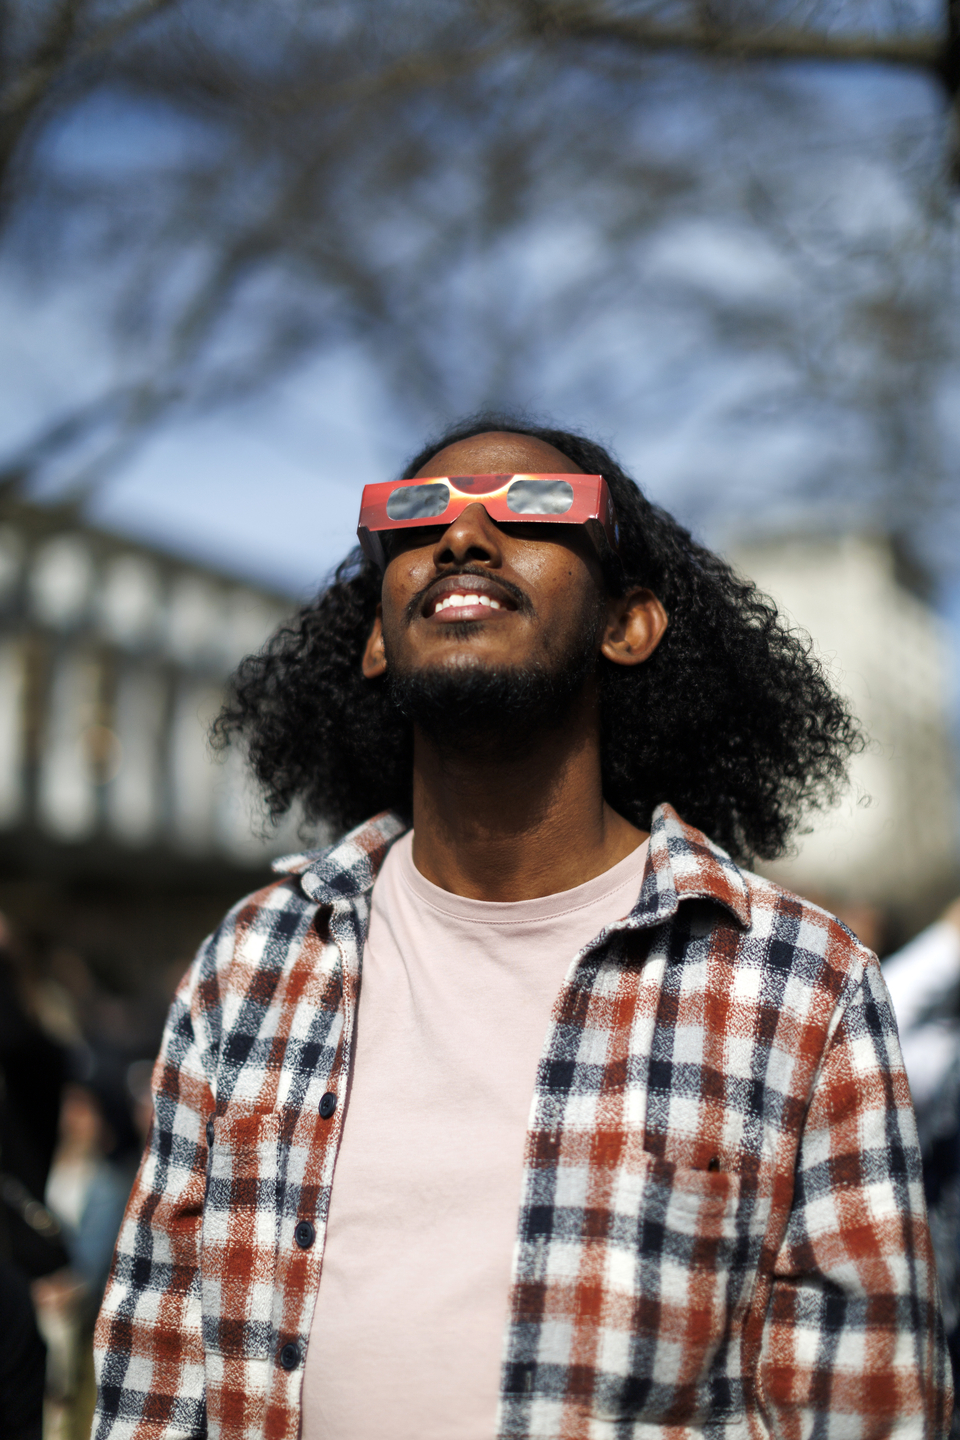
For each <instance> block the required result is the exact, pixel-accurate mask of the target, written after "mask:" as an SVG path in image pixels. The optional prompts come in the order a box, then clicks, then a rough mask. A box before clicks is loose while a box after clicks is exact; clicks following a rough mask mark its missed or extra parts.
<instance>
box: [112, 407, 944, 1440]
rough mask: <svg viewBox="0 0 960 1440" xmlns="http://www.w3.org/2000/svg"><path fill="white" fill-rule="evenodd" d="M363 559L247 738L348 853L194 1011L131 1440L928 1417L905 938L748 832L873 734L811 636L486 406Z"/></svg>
mask: <svg viewBox="0 0 960 1440" xmlns="http://www.w3.org/2000/svg"><path fill="white" fill-rule="evenodd" d="M442 477H452V478H448V479H443V478H442ZM407 481H409V482H411V483H409V484H407V483H406V482H407ZM514 487H517V488H514ZM360 535H361V539H362V540H363V542H364V546H365V551H366V558H364V557H363V556H361V555H359V554H358V555H355V556H353V557H351V559H350V560H349V561H348V562H346V563H345V565H344V566H342V567H341V569H340V571H339V572H338V578H337V580H336V582H335V583H334V584H333V585H332V586H331V587H330V588H328V589H327V590H326V591H325V592H324V593H322V594H321V596H320V597H319V598H318V600H317V601H316V602H315V603H314V604H313V605H309V606H306V607H305V608H304V609H303V610H302V611H301V613H300V615H299V617H298V618H297V620H296V622H295V623H294V624H293V625H292V626H291V627H289V628H287V629H285V630H282V631H281V632H279V634H278V635H277V636H275V637H274V640H273V641H272V642H271V645H270V646H269V647H268V648H267V650H266V651H265V652H264V654H262V655H260V656H257V657H252V658H251V659H249V660H247V661H246V662H245V663H244V665H243V666H241V669H240V671H239V672H238V675H237V677H235V681H234V689H233V696H232V699H231V701H230V703H229V705H228V707H227V709H226V711H225V713H224V715H223V716H222V717H221V722H220V735H221V738H222V739H223V738H227V737H229V736H230V735H231V734H233V735H237V734H239V735H240V736H242V737H243V739H244V740H245V742H246V744H247V746H248V749H249V754H250V757H251V760H252V763H253V766H254V769H255V772H256V773H257V775H258V777H259V779H260V781H261V782H262V784H263V785H264V787H265V789H266V792H267V795H268V796H269V799H270V803H271V807H272V810H273V812H274V813H275V814H280V813H282V812H284V811H285V810H286V809H287V808H288V807H289V806H290V805H291V804H293V803H294V802H297V803H299V804H300V805H301V806H302V807H303V810H304V812H305V813H306V815H307V816H308V817H311V818H318V817H327V818H328V819H329V820H330V821H331V822H332V823H333V824H334V825H335V826H337V827H346V826H349V825H354V826H356V828H355V829H353V830H352V831H351V832H350V833H349V834H347V835H346V836H345V837H344V838H343V839H341V840H340V841H338V842H337V843H335V844H334V845H333V846H331V847H330V848H329V849H328V850H325V851H320V852H312V853H308V854H305V855H301V856H297V857H293V858H290V859H287V860H285V861H281V862H279V864H278V869H279V870H280V874H281V878H280V879H279V880H278V881H277V883H276V884H274V885H272V886H270V887H268V888H267V889H266V890H264V891H261V892H259V893H258V894H257V895H254V896H253V897H251V898H250V899H248V900H245V901H243V902H241V904H240V905H239V906H238V907H237V908H236V910H234V911H233V912H232V913H231V915H230V916H229V917H228V918H227V920H226V921H225V922H224V924H223V926H222V927H221V928H220V930H219V931H218V932H217V933H216V934H215V935H214V936H213V937H212V938H211V939H210V940H209V941H208V942H207V944H206V945H205V946H204V948H203V949H202V951H201V953H200V955H199V956H198V959H197V961H196V963H195V965H194V967H193V969H192V971H191V972H190V974H189V975H188V976H187V978H186V979H185V981H184V983H183V985H182V987H181V989H180V992H179V994H178V996H177V999H176V1001H175V1003H174V1006H173V1010H172V1012H171V1017H170V1021H169V1024H168V1028H167V1033H166V1037H165V1040H164V1045H163V1050H162V1053H161V1056H160V1059H159V1061H158V1064H157V1069H156V1072H155V1077H154V1084H155V1103H156V1120H155V1125H154V1129H153V1133H152V1136H151V1139H150V1143H149V1145H148V1148H147V1153H146V1156H145V1158H144V1162H143V1167H142V1169H141V1172H140V1175H139V1177H138V1180H137V1183H136V1185H135V1187H134V1191H133V1194H132V1196H131V1199H130V1204H129V1207H128V1211H127V1216H126V1220H125V1224H124V1228H123V1231H122V1233H121V1237H120V1241H119V1244H118V1251H117V1258H116V1262H115V1267H114V1274H113V1278H112V1281H111V1284H110V1286H109V1288H108V1291H107V1295H106V1299H105V1302H104V1307H103V1311H102V1314H101V1317H100V1321H99V1326H98V1350H99V1355H98V1372H99V1385H100V1391H99V1402H98V1421H97V1426H96V1430H95V1433H96V1435H97V1436H99V1437H100V1440H107V1437H121V1436H124V1437H126V1436H136V1437H143V1440H146V1437H161V1436H163V1437H168V1436H170V1437H172V1436H191V1435H201V1434H209V1435H211V1436H218V1437H229V1440H234V1437H236V1440H240V1437H245V1440H246V1437H249V1440H252V1437H254V1436H267V1437H270V1440H296V1437H297V1436H298V1435H299V1434H302V1436H303V1437H304V1440H320V1437H324V1440H347V1437H349V1440H373V1437H377V1440H493V1437H494V1436H497V1437H537V1440H560V1437H581V1436H582V1437H590V1440H606V1437H610V1440H613V1437H626V1436H630V1437H641V1436H642V1437H652V1436H663V1437H667V1436H670V1437H678V1436H698V1435H703V1436H721V1435H724V1436H731V1437H732V1436H738V1437H739V1436H748V1435H749V1436H757V1437H759V1436H765V1435H776V1436H783V1437H801V1436H804V1437H806V1436H820V1437H825V1440H834V1437H841V1436H842V1437H847V1436H849V1437H857V1440H862V1437H868V1436H877V1437H879V1436H891V1435H897V1436H911V1437H913V1436H921V1435H923V1436H935V1435H939V1434H941V1433H942V1432H943V1431H944V1430H945V1429H946V1428H947V1426H948V1424H949V1410H950V1382H949V1378H948V1373H947V1359H946V1353H945V1349H944V1342H943V1335H942V1326H941V1325H940V1321H939V1312H938V1302H937V1294H936V1280H935V1275H934V1270H933V1265H932V1261H931V1255H930V1243H929V1234H928V1230H927V1224H926V1219H925V1215H924V1208H923V1195H922V1182H921V1174H920V1158H919V1154H918V1151H917V1143H916V1133H915V1129H914V1123H913V1115H912V1111H911V1108H910V1098H909V1091H908V1087H907V1082H906V1078H905V1075H904V1072H903V1067H902V1063H901V1060H900V1054H899V1050H898V1046H897V1038H896V1031H895V1028H894V1024H893V1020H892V1016H891V1012H890V1008H889V1005H888V1002H887V998H886V994H885V991H884V987H883V983H882V981H881V979H880V974H879V969H878V967H877V964H876V961H875V958H874V957H873V956H872V954H871V953H870V952H869V951H866V950H865V949H864V948H863V947H862V946H860V945H859V943H858V942H857V940H856V939H855V937H854V936H853V935H851V933H850V932H849V931H848V930H846V929H845V928H844V927H843V926H842V925H840V924H839V922H837V921H835V920H833V919H832V918H831V917H830V916H829V915H827V914H826V913H824V912H823V911H821V910H819V909H817V908H816V907H813V906H810V905H807V904H805V903H804V902H803V901H801V900H798V899H797V898H795V897H794V896H791V895H788V894H786V893H784V892H783V891H782V890H780V889H778V888H777V887H776V886H774V885H772V884H770V883H769V882H767V881H765V880H762V879H760V878H759V877H757V876H755V875H752V874H750V873H748V872H746V871H744V870H742V869H740V868H739V867H738V865H737V864H736V863H734V860H733V859H731V858H730V855H729V854H728V853H727V851H730V852H732V853H733V854H735V855H738V856H747V855H750V854H761V855H762V854H771V853H775V852H777V851H778V850H779V849H780V848H781V847H782V845H783V842H784V839H785V837H786V835H787V833H788V831H789V829H790V825H791V823H792V821H793V819H794V817H795V815H796V813H797V810H798V807H799V806H800V804H801V802H802V801H804V800H814V801H816V800H817V799H824V798H825V797H827V796H828V795H829V794H830V793H831V791H832V790H833V789H834V788H835V786H836V784H837V782H838V780H839V778H840V777H841V775H842V772H843V765H844V761H845V759H846V756H847V754H848V753H849V751H850V749H851V748H852V747H853V746H854V745H855V744H856V743H857V732H856V728H855V726H854V724H853V722H852V721H851V720H850V718H849V717H848V716H847V714H846V713H845V711H844V709H843V707H842V705H841V704H840V702H839V701H838V700H837V699H836V697H835V696H834V695H833V694H832V693H831V691H830V689H829V687H828V686H827V684H826V682H825V680H824V679H823V676H822V674H821V672H820V671H819V669H818V667H817V665H816V663H815V662H814V661H813V660H812V659H811V658H810V656H809V654H808V651H807V649H806V647H805V645H804V643H803V642H802V640H801V639H798V638H796V637H794V636H792V635H791V634H790V633H789V632H788V631H787V630H786V628H785V627H784V626H782V625H781V624H780V622H779V621H778V618H777V616H776V613H775V611H774V610H773V608H772V607H771V606H770V604H769V602H766V601H765V600H764V599H763V598H762V597H760V596H758V595H757V593H756V592H755V590H754V589H753V587H752V586H750V585H749V584H748V583H747V582H745V581H742V580H740V579H739V578H737V577H735V576H734V575H733V574H732V573H731V572H730V571H729V570H728V568H727V567H726V566H725V565H724V564H723V562H722V561H721V560H719V559H718V558H717V557H716V556H714V555H711V554H710V553H709V552H708V551H705V550H704V549H702V548H701V547H699V546H697V545H696V544H694V542H693V541H692V540H691V538H690V537H689V535H687V533H686V532H685V531H684V530H682V529H681V527H680V526H678V525H677V524H676V522H675V521H673V520H672V519H671V518H670V517H669V516H668V515H666V514H664V512H662V511H660V510H658V509H656V508H655V507H653V506H651V505H650V504H649V502H647V501H646V500H645V499H644V498H643V497H642V496H641V494H640V492H639V491H638V490H637V488H636V487H635V486H634V484H633V482H632V481H630V480H629V479H628V478H627V477H626V476H625V475H624V473H623V472H622V471H621V470H620V469H619V467H618V466H617V465H616V464H615V463H614V461H613V460H612V459H611V457H610V456H609V455H608V454H607V453H606V452H605V451H604V450H602V449H601V448H600V447H599V446H596V445H593V444H592V443H591V442H589V441H586V440H584V439H582V438H580V437H577V436H574V435H570V434H567V433H566V432H562V431H552V430H546V429H539V428H535V427H528V426H523V425H518V424H516V423H511V422H504V421H498V420H491V419H489V418H481V419H480V420H479V421H478V422H471V423H468V424H466V425H464V426H461V427H460V428H459V429H458V430H455V431H453V432H450V433H449V434H448V435H447V436H445V437H444V438H443V440H441V441H440V442H439V443H438V444H436V445H435V446H432V447H431V448H430V449H429V450H427V451H425V452H424V453H422V454H421V455H420V456H418V457H417V458H416V460H415V461H414V462H413V463H412V464H411V466H410V467H409V468H408V470H407V472H406V475H405V477H404V480H403V481H401V482H395V483H394V484H393V485H387V486H372V487H368V490H367V492H365V495H364V502H363V507H362V511H361V525H360ZM673 807H676V808H673ZM370 815H373V816H374V818H373V819H368V818H367V817H368V816H370ZM681 817H682V818H681ZM411 820H412V829H411ZM701 827H702V828H701ZM702 830H706V831H707V833H708V834H710V835H711V837H712V838H711V839H707V838H706V835H704V834H703V833H702ZM717 841H719V842H720V844H722V845H723V846H725V847H726V848H725V849H721V848H720V845H719V844H718V843H716V842H717ZM361 961H362V977H363V978H362V983H361Z"/></svg>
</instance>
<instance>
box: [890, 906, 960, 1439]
mask: <svg viewBox="0 0 960 1440" xmlns="http://www.w3.org/2000/svg"><path fill="white" fill-rule="evenodd" d="M883 976H884V979H885V980H886V982H887V988H888V990H889V991H890V998H891V1000H892V1001H893V1008H894V1011H895V1013H896V1016H897V1025H898V1028H899V1031H900V1043H901V1047H902V1050H903V1059H904V1064H905V1065H906V1069H907V1075H908V1077H909V1079H910V1090H911V1093H912V1095H913V1103H914V1106H915V1108H916V1112H917V1128H918V1130H919V1133H920V1146H921V1150H922V1153H923V1170H924V1185H925V1188H926V1194H927V1210H928V1214H929V1217H930V1234H931V1236H932V1239H933V1247H934V1253H935V1254H936V1257H937V1269H938V1272H939V1276H940V1295H941V1299H942V1301H943V1318H944V1323H945V1325H946V1327H947V1342H948V1344H949V1346H950V1353H951V1359H952V1361H953V1368H954V1376H955V1379H960V900H955V901H954V902H953V903H952V904H951V905H950V906H949V907H948V908H947V909H946V910H945V911H944V913H943V915H942V916H941V917H940V919H939V920H937V921H936V922H935V923H934V924H933V925H930V926H928V928H927V929H926V930H924V931H922V932H921V934H919V935H918V936H916V937H915V939H913V940H911V941H910V942H909V944H907V945H904V946H903V948H902V949H900V950H898V951H896V952H895V953H894V954H893V955H890V956H888V957H887V958H886V959H885V960H884V962H883ZM951 1434H952V1435H954V1436H956V1435H960V1417H958V1416H956V1415H955V1416H954V1423H953V1428H952V1430H951Z"/></svg>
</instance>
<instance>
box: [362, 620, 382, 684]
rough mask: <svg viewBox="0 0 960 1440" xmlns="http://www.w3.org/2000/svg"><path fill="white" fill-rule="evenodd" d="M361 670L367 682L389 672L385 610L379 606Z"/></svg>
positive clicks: (365, 648) (364, 652)
mask: <svg viewBox="0 0 960 1440" xmlns="http://www.w3.org/2000/svg"><path fill="white" fill-rule="evenodd" d="M360 668H361V670H362V671H363V674H364V678H365V679H367V680H377V679H378V678H379V677H380V676H381V675H385V674H386V672H387V656H386V651H385V650H384V648H383V609H382V607H381V606H380V605H378V606H377V613H376V616H375V618H374V621H373V626H372V628H371V630H370V635H369V637H368V639H367V643H366V645H365V646H364V650H363V660H362V662H361V665H360Z"/></svg>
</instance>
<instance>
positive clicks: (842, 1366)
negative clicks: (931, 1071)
mask: <svg viewBox="0 0 960 1440" xmlns="http://www.w3.org/2000/svg"><path fill="white" fill-rule="evenodd" d="M760 1372H761V1373H760V1391H761V1395H762V1397H763V1404H764V1407H765V1408H766V1410H767V1414H768V1420H769V1425H770V1429H771V1432H772V1434H773V1435H775V1436H777V1437H783V1440H800V1437H808V1436H809V1437H813V1436H816V1437H818V1440H841V1437H842V1440H874V1437H875V1440H881V1437H883V1440H890V1437H903V1440H906V1437H908V1436H909V1437H910V1440H919V1437H921V1436H923V1437H930V1440H935V1437H941V1436H945V1435H946V1434H947V1432H948V1430H949V1423H950V1412H951V1409H952V1387H951V1381H950V1362H949V1359H948V1356H947V1350H946V1344H945V1340H944V1333H943V1324H942V1320H941V1315H940V1304H939V1298H938V1294H937V1279H936V1270H935V1266H934V1260H933V1255H932V1251H931V1246H930V1233H929V1229H928V1226H927V1217H926V1209H925V1205H924V1195H923V1176H922V1171H921V1164H920V1152H919V1147H918V1145H917V1135H916V1126H915V1123H914V1118H913V1110H912V1107H911V1103H910V1091H909V1086H908V1084H907V1078H906V1074H905V1072H904V1069H903V1062H902V1060H901V1056H900V1047H899V1044H898V1041H897V1032H896V1026H895V1023H894V1019H893V1012H892V1009H891V1007H890V1003H889V1000H888V997H887V992H886V987H885V986H884V983H883V979H882V978H881V975H880V969H879V966H878V965H877V964H876V961H874V960H873V958H872V957H871V958H870V962H869V964H868V966H867V968H866V969H865V971H864V973H863V975H862V977H861V978H860V979H859V981H858V982H856V983H855V984H854V985H853V987H852V989H851V990H849V991H848V992H847V995H846V998H845V1002H844V1003H843V1004H842V1005H841V1007H840V1010H839V1013H838V1018H837V1020H836V1024H835V1027H834V1029H833V1033H832V1035H831V1037H830V1040H829V1043H828V1046H827V1049H826V1053H825V1056H824V1060H823V1063H822V1065H821V1067H820V1071H819V1074H818V1079H817V1083H816V1086H815V1089H814V1093H813V1097H812V1100H811V1104H810V1106H809V1109H808V1112H807V1116H806V1119H805V1122H804V1125H803V1131H802V1136H801V1141H800V1147H799V1154H798V1157H797V1170H796V1186H795V1191H794V1197H793V1203H792V1207H791V1210H790V1216H789V1220H788V1223H787V1228H786V1233H785V1235H784V1238H783V1242H782V1245H781V1247H780V1250H779V1254H778V1255H777V1257H776V1262H775V1265H774V1284H773V1293H772V1297H771V1301H770V1305H769V1308H768V1311H767V1318H766V1328H765V1333H764V1338H763V1347H762V1354H761V1364H760Z"/></svg>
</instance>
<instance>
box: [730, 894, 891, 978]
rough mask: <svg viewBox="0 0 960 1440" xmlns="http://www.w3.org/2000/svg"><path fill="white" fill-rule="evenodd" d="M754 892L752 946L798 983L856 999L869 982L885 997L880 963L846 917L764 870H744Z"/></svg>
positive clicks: (747, 935)
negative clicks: (845, 920) (787, 886)
mask: <svg viewBox="0 0 960 1440" xmlns="http://www.w3.org/2000/svg"><path fill="white" fill-rule="evenodd" d="M740 874H741V876H742V877H743V881H744V884H745V886H746V889H747V893H748V895H749V897H750V924H749V927H748V928H747V930H746V932H745V934H744V937H743V938H744V944H745V946H747V947H754V948H758V949H760V950H761V951H762V953H763V955H764V958H765V963H766V964H767V965H768V966H769V967H770V968H771V969H772V970H781V971H783V972H785V973H789V974H790V976H791V977H793V979H794V980H795V982H796V983H797V984H798V985H801V986H804V987H812V988H815V989H816V990H817V991H818V992H820V993H823V992H825V991H826V992H829V993H831V994H832V995H833V996H834V997H835V999H836V1000H838V1001H839V1000H840V999H841V997H843V998H846V999H850V998H852V997H853V996H854V994H855V993H856V992H858V991H860V990H862V989H863V988H864V987H865V988H866V989H867V990H868V991H869V992H871V993H874V994H875V995H876V996H877V997H878V998H882V999H884V1000H885V995H886V992H885V988H884V985H883V980H882V978H881V973H880V963H879V961H878V960H877V957H876V955H875V954H874V953H873V951H872V950H870V949H868V948H867V946H866V945H864V944H862V943H861V941H860V940H859V939H858V938H857V936H856V935H855V934H854V933H853V931H852V930H851V929H849V927H848V926H846V925H845V924H844V923H843V921H842V920H840V919H838V917H837V916H836V915H833V914H831V913H830V911H829V910H825V909H824V908H823V907H822V906H820V905H815V904H814V903H813V901H811V900H806V899H804V898H803V896H801V895H795V894H794V893H793V892H792V891H790V890H787V889H785V888H784V887H783V886H782V885H778V884H777V883H776V882H775V881H773V880H770V879H768V878H767V877H766V876H764V875H757V874H755V873H754V872H753V871H750V870H741V871H740Z"/></svg>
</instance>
